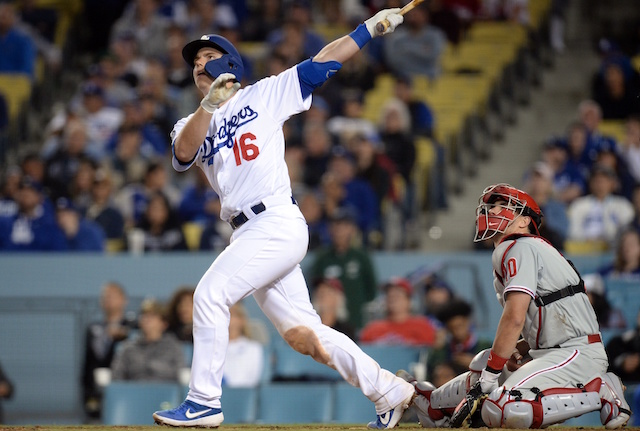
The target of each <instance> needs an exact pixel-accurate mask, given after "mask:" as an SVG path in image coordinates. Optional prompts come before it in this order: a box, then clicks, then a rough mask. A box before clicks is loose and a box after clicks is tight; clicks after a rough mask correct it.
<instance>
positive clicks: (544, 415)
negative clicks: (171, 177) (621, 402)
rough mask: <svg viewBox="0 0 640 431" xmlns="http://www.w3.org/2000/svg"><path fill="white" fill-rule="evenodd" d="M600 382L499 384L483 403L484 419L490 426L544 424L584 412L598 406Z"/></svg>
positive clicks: (542, 426)
mask: <svg viewBox="0 0 640 431" xmlns="http://www.w3.org/2000/svg"><path fill="white" fill-rule="evenodd" d="M599 384H600V379H597V381H596V382H594V385H591V386H589V390H588V389H586V387H581V388H550V389H546V390H545V391H543V392H540V391H537V390H534V391H532V390H530V389H518V390H507V389H505V388H498V389H496V390H494V391H493V392H491V393H490V394H489V396H488V397H487V399H486V400H485V401H484V403H483V404H482V409H481V416H482V420H483V422H484V423H485V424H486V425H487V426H488V427H492V428H498V427H502V426H504V427H505V428H545V427H547V426H549V425H553V424H556V423H560V422H563V421H565V420H567V419H570V418H574V417H578V416H581V415H583V414H585V413H589V412H592V411H596V410H600V408H601V406H602V404H601V403H600V395H599V393H598V392H596V391H595V390H593V389H594V388H595V387H597V386H598V385H599Z"/></svg>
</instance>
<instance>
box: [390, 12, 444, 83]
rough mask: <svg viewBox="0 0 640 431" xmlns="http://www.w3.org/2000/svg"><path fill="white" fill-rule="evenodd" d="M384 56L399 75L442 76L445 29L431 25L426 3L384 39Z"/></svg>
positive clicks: (406, 16) (430, 77) (434, 77)
mask: <svg viewBox="0 0 640 431" xmlns="http://www.w3.org/2000/svg"><path fill="white" fill-rule="evenodd" d="M383 43H384V45H383V47H384V59H385V64H386V65H387V67H388V68H389V69H390V70H391V71H392V72H393V73H395V74H401V73H405V74H408V75H411V76H414V75H423V76H426V77H428V78H429V79H436V78H437V77H438V76H440V72H441V70H440V58H441V55H442V52H443V51H444V48H445V46H446V44H447V37H446V35H445V34H444V32H443V31H442V30H440V29H439V28H437V27H435V26H433V25H430V24H429V10H428V8H427V6H426V5H420V6H417V7H416V8H414V9H413V10H412V11H411V13H408V14H406V15H405V17H404V25H402V26H401V27H400V28H398V29H397V30H396V31H394V32H393V33H392V34H390V35H389V36H388V37H387V38H385V39H384V42H383Z"/></svg>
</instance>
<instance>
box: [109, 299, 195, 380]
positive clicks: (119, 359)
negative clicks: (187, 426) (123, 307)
mask: <svg viewBox="0 0 640 431" xmlns="http://www.w3.org/2000/svg"><path fill="white" fill-rule="evenodd" d="M138 316H139V317H138V326H139V328H140V336H139V337H136V338H134V339H130V340H127V341H125V342H124V343H123V344H122V346H121V348H120V349H119V350H118V351H117V352H116V355H115V357H114V358H113V362H112V364H111V370H112V379H113V380H138V381H164V382H176V383H177V382H178V371H179V370H180V369H181V368H183V367H184V366H185V360H184V350H183V348H182V344H181V343H180V341H179V340H178V339H177V338H176V336H175V335H173V334H170V333H168V332H167V327H168V325H169V324H168V322H167V316H166V310H165V306H164V305H163V304H162V303H161V302H159V301H157V300H156V299H152V298H147V299H145V300H144V301H143V302H142V305H141V306H140V311H139V313H138Z"/></svg>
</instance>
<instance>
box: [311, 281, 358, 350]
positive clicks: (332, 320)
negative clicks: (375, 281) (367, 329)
mask: <svg viewBox="0 0 640 431" xmlns="http://www.w3.org/2000/svg"><path fill="white" fill-rule="evenodd" d="M311 304H313V308H314V309H315V310H316V312H317V313H318V315H319V316H320V320H322V323H323V324H325V325H327V326H329V327H331V328H333V329H335V330H336V331H340V332H342V333H343V334H344V335H346V336H347V337H349V338H351V339H352V340H356V332H355V329H354V328H353V326H351V324H350V323H349V320H348V318H349V311H348V310H347V298H346V297H345V296H344V289H343V287H342V283H341V282H340V280H338V279H337V278H322V279H320V280H317V281H316V283H315V287H314V288H313V291H312V292H311Z"/></svg>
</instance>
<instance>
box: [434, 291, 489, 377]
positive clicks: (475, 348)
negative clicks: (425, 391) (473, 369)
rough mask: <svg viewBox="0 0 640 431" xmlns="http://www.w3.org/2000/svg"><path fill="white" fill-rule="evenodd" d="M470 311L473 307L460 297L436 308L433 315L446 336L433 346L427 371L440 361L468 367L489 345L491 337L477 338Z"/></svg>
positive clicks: (464, 368) (464, 367)
mask: <svg viewBox="0 0 640 431" xmlns="http://www.w3.org/2000/svg"><path fill="white" fill-rule="evenodd" d="M472 314H473V308H472V306H471V305H470V304H469V303H468V302H466V301H464V300H462V299H454V300H453V301H450V302H448V303H446V304H445V305H444V306H443V307H441V308H440V309H439V310H438V312H437V313H436V316H437V318H438V320H439V321H440V322H442V324H443V325H444V329H445V333H444V334H443V335H444V336H445V337H446V339H445V341H444V343H443V344H442V346H440V347H438V348H437V349H434V350H433V351H432V352H431V354H430V355H429V361H428V363H427V366H428V367H429V374H431V373H433V371H434V370H435V368H436V367H437V366H438V365H440V364H443V363H452V364H454V365H455V366H456V367H458V368H462V369H463V370H467V369H469V363H471V360H472V359H473V357H474V356H475V355H476V354H477V353H479V352H481V351H482V350H484V349H488V348H490V347H491V344H492V340H484V339H481V338H479V337H478V334H477V333H476V331H475V329H474V326H473V319H472ZM436 386H438V385H436Z"/></svg>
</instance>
